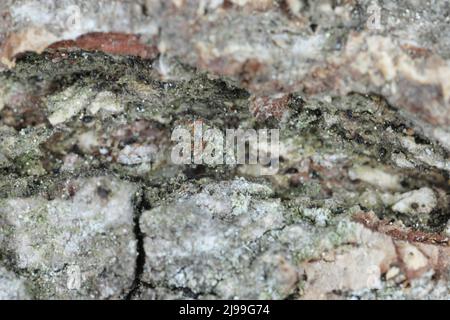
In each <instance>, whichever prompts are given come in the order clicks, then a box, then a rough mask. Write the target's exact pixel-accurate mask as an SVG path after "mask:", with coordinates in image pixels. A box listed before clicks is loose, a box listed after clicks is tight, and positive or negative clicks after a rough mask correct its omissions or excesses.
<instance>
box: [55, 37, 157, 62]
mask: <svg viewBox="0 0 450 320" xmlns="http://www.w3.org/2000/svg"><path fill="white" fill-rule="evenodd" d="M49 48H50V49H68V48H79V49H83V50H86V51H102V52H105V53H110V54H117V55H131V56H137V57H141V58H143V59H154V58H156V57H157V55H158V53H159V52H158V49H157V48H156V46H148V45H146V44H143V43H142V42H141V38H140V36H139V35H134V34H126V33H115V32H106V33H103V32H93V33H87V34H85V35H82V36H80V37H78V38H77V39H75V40H65V41H58V42H56V43H54V44H52V45H50V46H49Z"/></svg>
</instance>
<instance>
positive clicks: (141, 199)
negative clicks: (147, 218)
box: [125, 187, 150, 300]
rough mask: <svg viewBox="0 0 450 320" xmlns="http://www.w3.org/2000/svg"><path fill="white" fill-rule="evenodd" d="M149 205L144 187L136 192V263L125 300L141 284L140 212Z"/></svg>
mask: <svg viewBox="0 0 450 320" xmlns="http://www.w3.org/2000/svg"><path fill="white" fill-rule="evenodd" d="M149 208H150V205H149V203H148V202H147V200H146V199H145V193H144V187H142V188H141V190H140V191H139V192H138V193H137V194H136V199H135V205H134V217H133V224H134V226H133V232H134V236H135V239H136V250H137V256H136V265H135V271H134V280H133V283H132V284H131V287H130V289H129V291H128V293H127V294H126V296H125V300H131V299H132V298H133V296H134V294H135V293H136V291H137V290H138V289H139V287H140V286H141V276H142V273H143V271H144V265H145V249H144V234H143V233H142V231H141V226H140V219H141V215H142V212H144V211H145V210H147V209H149Z"/></svg>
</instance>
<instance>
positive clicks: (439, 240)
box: [353, 212, 450, 246]
mask: <svg viewBox="0 0 450 320" xmlns="http://www.w3.org/2000/svg"><path fill="white" fill-rule="evenodd" d="M353 219H354V220H355V221H356V222H359V223H362V224H363V225H364V226H365V227H367V228H369V229H371V230H373V231H376V232H380V233H384V234H386V235H388V236H390V237H392V238H393V239H395V240H404V241H408V242H418V243H428V244H435V245H441V246H448V245H449V242H450V239H449V237H446V236H443V235H440V234H435V233H427V232H422V231H418V230H412V229H410V228H405V227H400V226H398V225H395V224H391V223H389V221H386V220H380V219H378V217H377V216H376V215H375V214H374V213H373V212H360V213H357V214H356V215H354V217H353Z"/></svg>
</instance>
